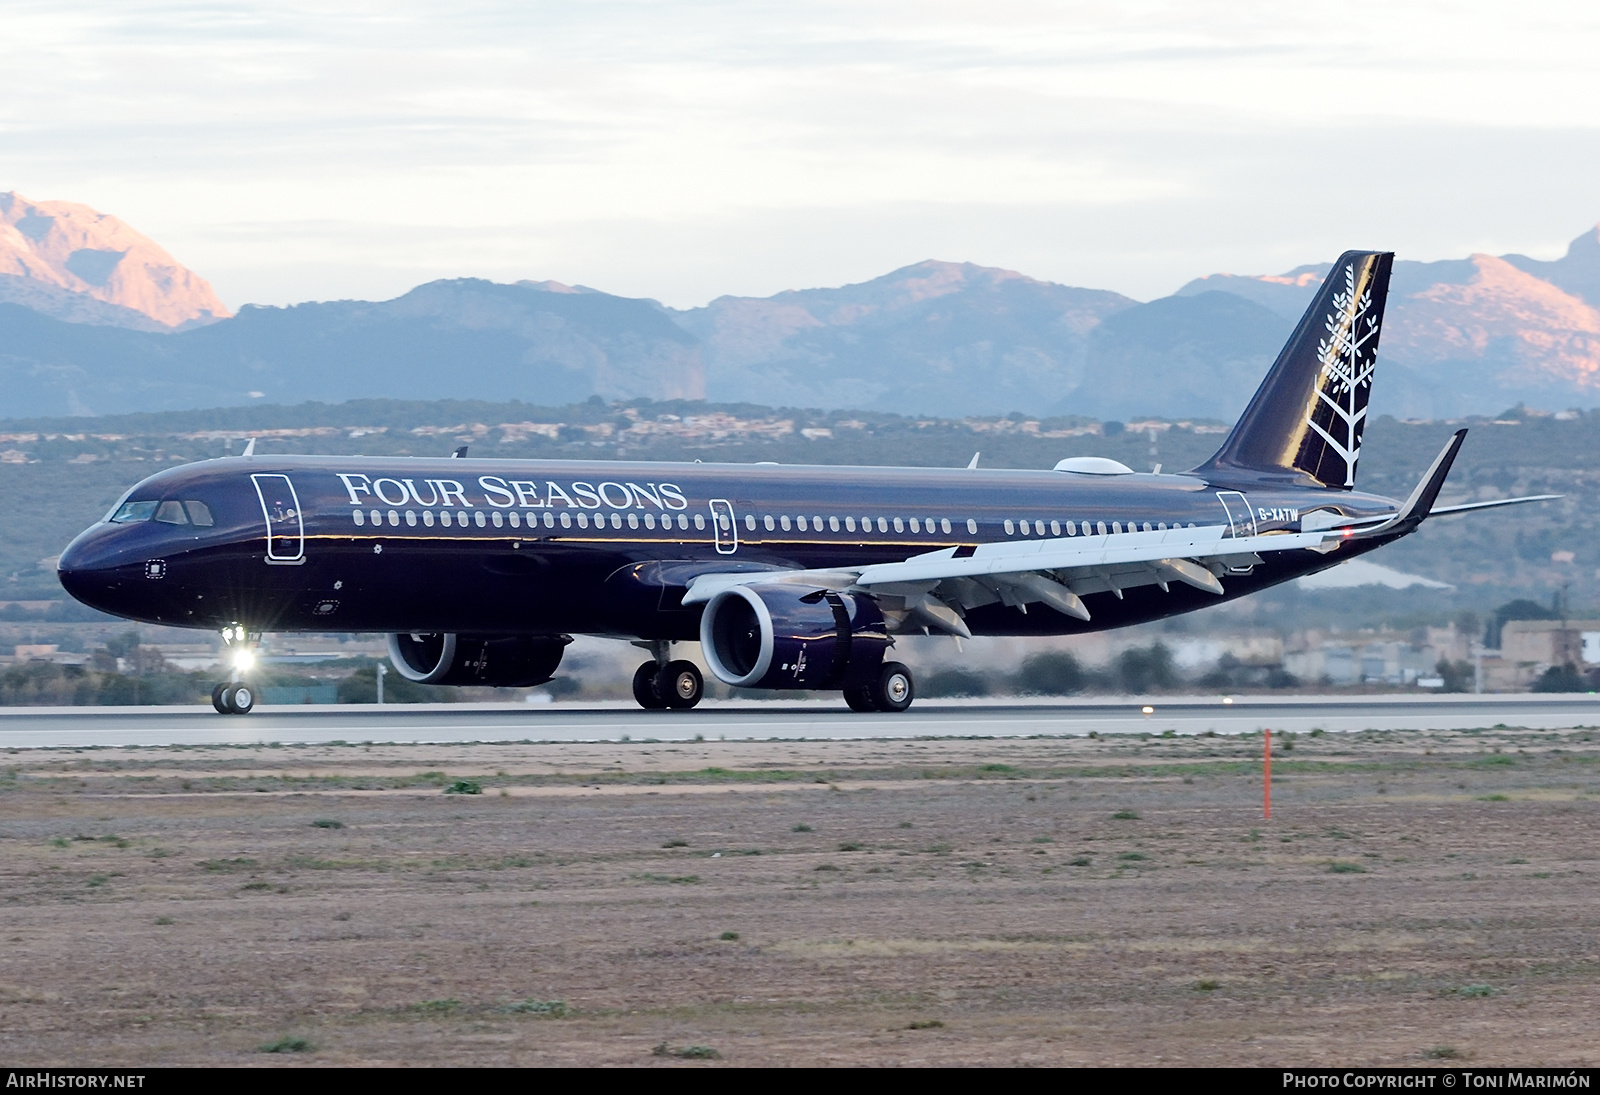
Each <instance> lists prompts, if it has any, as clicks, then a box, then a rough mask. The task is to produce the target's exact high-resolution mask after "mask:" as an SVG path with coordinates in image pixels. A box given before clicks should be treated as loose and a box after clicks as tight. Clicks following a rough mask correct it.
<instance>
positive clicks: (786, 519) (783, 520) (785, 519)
mask: <svg viewBox="0 0 1600 1095" xmlns="http://www.w3.org/2000/svg"><path fill="white" fill-rule="evenodd" d="M800 520H802V521H804V520H805V518H804V517H802V518H800ZM778 524H780V525H782V526H783V531H784V532H788V531H789V515H788V514H787V513H786V514H784V515H783V517H782V518H780V519H779V521H778Z"/></svg>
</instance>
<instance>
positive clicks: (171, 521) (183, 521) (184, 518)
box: [156, 502, 189, 525]
mask: <svg viewBox="0 0 1600 1095" xmlns="http://www.w3.org/2000/svg"><path fill="white" fill-rule="evenodd" d="M156 520H157V521H160V522H161V523H162V524H163V525H187V524H188V523H189V516H188V514H186V513H184V512H183V503H182V502H163V503H161V505H160V506H159V507H158V508H157V509H156Z"/></svg>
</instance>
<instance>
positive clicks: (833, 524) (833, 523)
mask: <svg viewBox="0 0 1600 1095" xmlns="http://www.w3.org/2000/svg"><path fill="white" fill-rule="evenodd" d="M828 528H830V529H831V530H833V531H834V532H838V531H839V519H838V518H837V517H830V518H828Z"/></svg>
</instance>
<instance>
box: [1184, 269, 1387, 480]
mask: <svg viewBox="0 0 1600 1095" xmlns="http://www.w3.org/2000/svg"><path fill="white" fill-rule="evenodd" d="M1393 263H1394V255H1393V254H1392V253H1391V252H1386V251H1346V252H1345V253H1344V254H1342V255H1340V256H1339V261H1338V262H1335V263H1334V264H1333V269H1331V270H1329V271H1328V277H1327V280H1326V281H1324V282H1323V283H1322V291H1321V292H1319V293H1318V294H1317V299H1316V300H1314V301H1313V302H1312V304H1311V307H1310V308H1308V309H1306V314H1305V315H1304V316H1302V317H1301V319H1300V325H1299V326H1297V327H1296V328H1295V329H1294V334H1293V335H1292V336H1290V338H1289V341H1288V343H1287V344H1285V345H1284V347H1283V350H1282V352H1281V353H1279V354H1278V360H1277V361H1276V362H1274V363H1273V366H1272V369H1271V371H1270V372H1268V373H1267V378H1266V379H1265V380H1263V381H1262V382H1261V387H1260V388H1258V389H1256V394H1255V396H1254V398H1252V399H1251V400H1250V405H1249V406H1248V407H1246V408H1245V410H1244V414H1242V415H1240V416H1239V421H1238V423H1237V424H1236V425H1235V426H1234V427H1233V432H1232V433H1230V434H1229V435H1228V439H1227V440H1226V441H1224V442H1223V444H1222V448H1220V449H1218V450H1217V454H1216V455H1215V456H1213V457H1212V458H1211V459H1210V460H1208V461H1207V462H1206V463H1204V464H1202V465H1201V466H1200V467H1198V468H1196V469H1195V471H1196V472H1198V473H1200V474H1202V475H1205V474H1220V475H1222V476H1224V477H1225V476H1226V474H1227V473H1228V472H1231V471H1253V472H1269V473H1270V472H1274V471H1281V472H1289V473H1293V472H1300V473H1302V474H1303V475H1305V476H1308V477H1310V478H1311V479H1314V480H1315V481H1316V482H1318V483H1320V484H1322V485H1323V486H1325V487H1335V488H1339V489H1343V490H1349V489H1350V488H1351V487H1353V486H1354V485H1355V481H1356V461H1357V460H1359V459H1360V458H1361V435H1362V433H1363V432H1364V431H1365V429H1366V425H1367V398H1368V397H1369V396H1370V395H1371V392H1372V372H1373V366H1374V364H1375V363H1376V360H1377V356H1378V331H1379V329H1380V328H1381V327H1382V326H1383V305H1384V300H1385V298H1386V297H1387V296H1388V294H1389V270H1390V267H1391V266H1392V265H1393Z"/></svg>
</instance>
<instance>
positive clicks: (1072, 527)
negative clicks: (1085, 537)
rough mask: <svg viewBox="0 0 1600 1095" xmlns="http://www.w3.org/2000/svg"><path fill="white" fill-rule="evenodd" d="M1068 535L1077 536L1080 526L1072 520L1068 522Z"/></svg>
mask: <svg viewBox="0 0 1600 1095" xmlns="http://www.w3.org/2000/svg"><path fill="white" fill-rule="evenodd" d="M1067 535H1068V536H1076V535H1078V526H1077V525H1075V524H1074V523H1073V522H1071V521H1068V522H1067Z"/></svg>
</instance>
